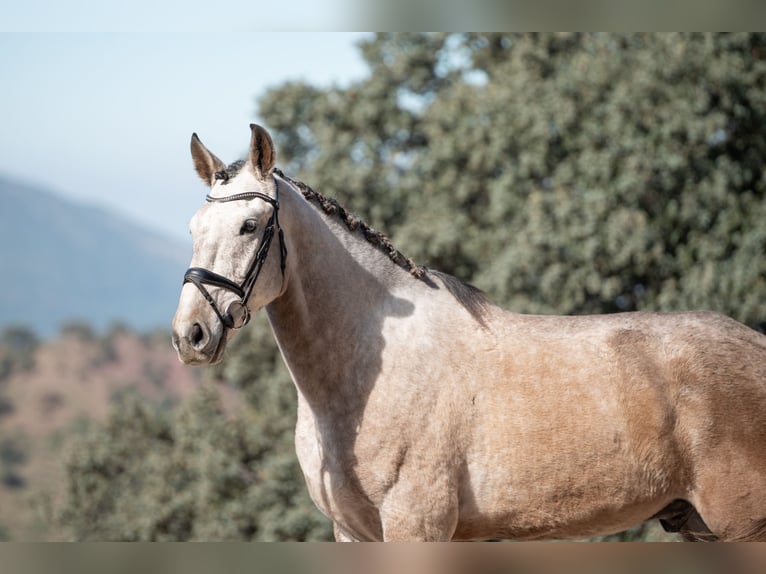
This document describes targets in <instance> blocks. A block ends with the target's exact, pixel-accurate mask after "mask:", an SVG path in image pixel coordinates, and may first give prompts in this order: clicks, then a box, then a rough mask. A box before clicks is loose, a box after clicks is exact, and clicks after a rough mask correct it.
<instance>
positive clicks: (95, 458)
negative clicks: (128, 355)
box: [61, 317, 331, 540]
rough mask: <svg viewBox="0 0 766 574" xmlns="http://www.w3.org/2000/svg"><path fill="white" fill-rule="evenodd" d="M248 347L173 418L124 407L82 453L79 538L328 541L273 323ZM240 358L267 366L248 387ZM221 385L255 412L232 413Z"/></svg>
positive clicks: (71, 490) (74, 487)
mask: <svg viewBox="0 0 766 574" xmlns="http://www.w3.org/2000/svg"><path fill="white" fill-rule="evenodd" d="M240 339H241V340H240ZM240 339H238V340H237V341H236V342H235V343H234V345H235V346H234V348H233V349H232V351H231V355H232V360H231V361H228V362H227V363H225V366H223V367H217V368H214V369H210V370H209V371H208V373H207V377H208V379H209V381H208V382H207V383H206V384H204V385H202V386H201V387H200V388H199V389H198V391H197V392H196V393H195V394H194V395H193V396H192V397H191V398H190V399H188V400H187V401H185V403H184V404H183V405H181V407H180V408H179V409H177V410H176V411H175V412H174V413H172V414H168V413H167V412H163V411H161V410H160V409H159V408H157V407H155V406H152V405H151V404H149V403H147V402H145V401H142V400H141V399H140V398H139V397H138V396H136V395H132V396H127V397H125V398H124V400H123V401H121V402H120V403H118V404H117V405H115V408H114V410H113V412H112V415H111V416H110V418H109V420H108V421H107V423H106V424H105V425H104V426H103V427H101V428H98V429H95V431H94V432H92V433H90V434H89V435H88V436H87V437H86V439H85V440H83V441H81V442H80V443H79V444H78V445H76V447H75V448H74V449H73V452H72V453H71V455H70V457H69V462H68V468H67V475H68V495H67V503H66V507H65V508H64V509H63V510H62V512H61V523H62V525H63V527H64V529H65V530H67V531H69V535H70V536H71V537H72V538H73V539H75V540H316V539H320V540H323V539H327V538H329V537H330V535H331V525H330V523H329V521H328V520H327V519H326V518H324V517H323V516H322V515H321V514H320V513H319V511H318V510H317V509H316V508H315V507H314V505H313V503H312V502H311V500H310V499H309V497H308V494H307V492H306V489H305V485H304V483H303V476H302V474H301V471H300V468H299V466H298V463H297V460H296V459H295V455H294V447H293V434H292V433H293V428H294V424H295V391H294V388H293V387H292V384H291V383H290V380H289V375H288V374H287V373H286V370H285V368H284V367H283V366H282V364H281V362H280V361H279V360H278V359H279V355H278V352H277V350H276V345H275V343H274V341H273V339H272V338H271V336H270V333H269V328H268V325H267V324H266V322H265V319H264V318H263V317H261V318H260V320H258V321H254V324H253V325H252V326H251V328H249V329H248V330H247V331H245V332H244V333H243V334H242V335H241V337H240ZM260 343H265V344H264V345H263V346H261V344H260ZM242 357H251V358H257V357H262V358H263V359H264V361H263V362H259V361H256V362H253V363H249V364H248V367H247V368H248V372H249V374H250V376H252V379H250V377H247V380H245V379H244V378H243V379H242V381H240V379H239V378H240V377H244V373H242V370H241V367H240V366H238V365H242V364H244V363H242V362H241V358H242ZM224 374H225V375H226V376H229V377H230V378H231V380H232V381H233V384H235V385H239V384H240V382H242V384H243V385H244V387H245V388H244V393H245V396H246V397H248V398H249V399H250V400H249V401H248V403H250V404H248V405H242V408H237V409H236V410H234V412H225V411H224V409H223V407H222V403H221V399H220V396H219V393H218V391H217V389H216V387H215V385H214V384H213V382H211V381H212V380H214V379H219V378H220V377H221V376H222V375H224ZM251 405H255V407H256V408H252V406H251Z"/></svg>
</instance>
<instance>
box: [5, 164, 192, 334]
mask: <svg viewBox="0 0 766 574" xmlns="http://www.w3.org/2000/svg"><path fill="white" fill-rule="evenodd" d="M190 255H191V247H190V245H189V246H187V245H183V244H182V243H181V242H180V241H176V240H174V239H170V238H168V237H165V236H163V235H162V234H160V233H158V232H156V231H152V230H149V229H147V228H145V227H142V226H141V225H138V224H136V223H133V222H131V221H128V220H127V219H125V218H123V217H121V216H119V215H117V214H115V213H112V212H110V211H108V210H106V209H103V208H100V207H94V206H90V205H84V204H79V203H75V202H72V201H68V200H66V199H63V198H62V197H59V196H57V195H55V194H53V193H51V192H50V191H47V190H44V189H40V188H38V187H35V186H33V185H28V184H25V183H20V182H17V181H13V180H11V179H7V178H5V177H0V329H2V328H4V327H6V326H8V325H9V324H23V325H27V326H29V327H31V328H32V329H34V331H35V332H37V333H39V334H40V335H43V336H49V335H51V334H53V333H55V332H56V331H57V330H58V329H59V328H60V327H61V325H62V324H64V323H67V322H72V321H78V322H85V323H88V324H90V325H91V326H92V327H94V328H96V329H103V328H105V327H107V326H108V325H110V324H113V323H123V324H125V325H127V326H130V327H133V328H135V329H140V330H146V329H153V328H157V327H165V328H168V327H169V326H170V321H171V319H172V316H173V313H174V312H175V308H176V305H177V303H178V295H179V293H180V289H181V280H182V277H183V273H184V270H185V269H186V267H187V266H188V263H189V259H190Z"/></svg>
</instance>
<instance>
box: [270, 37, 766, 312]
mask: <svg viewBox="0 0 766 574" xmlns="http://www.w3.org/2000/svg"><path fill="white" fill-rule="evenodd" d="M361 50H362V54H363V55H364V57H365V58H366V60H367V63H368V65H369V68H370V72H371V73H370V76H369V78H367V79H364V80H362V81H360V82H357V83H356V84H354V85H352V86H350V87H348V88H346V89H338V88H333V89H330V90H317V89H315V88H312V87H310V86H307V85H303V84H287V85H285V86H282V87H280V88H276V89H274V90H271V91H270V92H268V93H267V94H266V95H265V96H264V97H262V98H261V100H260V115H261V116H262V117H263V119H264V121H265V122H266V124H267V125H268V126H269V127H271V128H272V129H274V130H275V131H276V134H275V139H276V141H277V145H278V149H279V160H280V161H281V162H283V163H285V164H286V169H287V170H288V172H290V171H291V172H292V173H294V174H295V175H296V176H298V177H300V178H303V179H305V181H307V182H308V183H309V184H311V185H313V186H315V187H316V188H317V189H319V190H321V191H324V192H325V193H327V194H329V195H335V196H336V197H337V198H338V199H340V200H341V201H343V202H345V203H346V204H347V206H348V207H349V208H351V209H353V210H356V211H357V212H358V214H359V215H362V216H364V217H366V218H369V219H370V220H371V223H372V224H373V225H377V226H380V227H382V228H384V229H386V230H387V231H388V232H389V233H390V234H391V235H392V236H393V237H394V239H395V243H396V244H397V245H398V246H399V247H400V248H401V249H403V250H404V251H405V252H406V253H407V254H409V255H411V256H414V257H415V258H416V260H420V261H421V262H422V263H426V264H428V265H430V266H433V267H435V268H438V269H441V270H444V271H447V272H451V273H454V274H456V275H457V276H459V277H460V278H462V279H465V280H469V281H473V282H475V283H476V284H478V285H479V286H480V287H482V288H483V289H485V290H486V291H488V292H489V294H490V295H491V296H493V298H494V299H495V300H497V301H498V302H500V303H502V304H504V305H507V306H510V307H511V308H513V309H514V310H516V311H521V312H545V313H590V312H609V311H618V310H635V309H643V310H680V309H692V308H694V309H701V308H705V309H714V310H719V311H721V312H724V313H727V314H729V315H731V316H733V317H735V318H737V319H740V320H742V321H745V322H747V323H749V324H751V325H756V324H758V323H760V322H763V321H764V320H766V258H764V257H763V253H764V250H766V223H764V222H766V201H764V200H765V199H766V198H765V197H764V196H765V195H766V178H764V171H763V164H764V159H766V138H764V137H763V133H762V132H763V125H764V115H765V114H766V60H765V59H764V58H765V57H766V36H765V35H763V34H717V35H711V34H642V35H615V34H531V35H521V34H449V35H448V34H432V35H430V34H429V35H421V34H417V35H409V34H403V35H391V34H379V35H377V36H375V37H374V38H372V39H370V40H367V41H365V42H363V43H362V45H361Z"/></svg>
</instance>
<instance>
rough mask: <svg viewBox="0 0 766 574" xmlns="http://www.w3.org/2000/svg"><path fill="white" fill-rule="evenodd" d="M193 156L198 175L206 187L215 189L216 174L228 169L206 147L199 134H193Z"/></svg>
mask: <svg viewBox="0 0 766 574" xmlns="http://www.w3.org/2000/svg"><path fill="white" fill-rule="evenodd" d="M191 155H192V159H193V160H194V169H196V170H197V175H199V176H200V179H202V181H204V182H205V185H207V186H208V187H213V183H215V172H217V171H220V170H222V169H226V164H225V163H223V162H222V161H221V160H220V159H218V158H217V157H216V156H215V155H214V154H213V153H212V152H211V151H210V150H209V149H207V148H206V147H205V146H204V144H203V143H202V142H201V141H200V139H199V137H197V134H192V137H191Z"/></svg>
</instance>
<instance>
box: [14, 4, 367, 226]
mask: <svg viewBox="0 0 766 574" xmlns="http://www.w3.org/2000/svg"><path fill="white" fill-rule="evenodd" d="M60 4H64V3H60ZM212 16H213V15H211V17H212ZM48 17H50V15H49V16H48ZM222 17H224V18H227V17H228V18H233V19H234V21H235V22H236V15H232V14H228V15H224V16H222ZM221 28H222V29H223V28H225V26H222V27H221ZM234 28H235V29H236V26H235V27H234ZM363 36H364V34H360V33H337V32H288V33H279V32H273V33H272V32H257V33H255V32H250V33H248V32H237V31H232V30H231V29H229V30H227V31H223V32H213V33H208V34H202V33H200V32H197V33H165V32H144V33H136V32H131V33H34V34H18V33H3V34H0V78H2V88H1V89H0V126H2V128H1V129H0V174H3V175H5V176H9V177H12V178H16V179H20V180H24V181H26V182H30V183H37V184H42V185H44V186H46V187H49V188H51V189H52V190H53V191H55V192H58V193H59V194H61V195H65V196H68V197H71V198H74V199H76V200H78V201H85V202H88V203H97V204H100V205H104V206H107V207H109V208H112V209H115V210H117V211H120V212H122V213H123V214H126V215H128V216H129V217H130V218H131V219H133V220H136V221H138V222H140V223H143V224H145V225H148V226H150V227H153V228H156V229H159V230H162V231H164V232H166V233H168V234H171V235H173V236H175V237H178V238H182V239H183V240H184V241H188V232H187V223H188V220H189V218H190V217H191V215H192V214H193V213H194V211H196V209H197V208H198V207H199V205H200V204H201V201H202V198H203V197H204V187H203V186H202V184H201V183H200V182H199V181H198V179H197V177H196V175H195V174H194V171H193V168H192V164H191V159H190V156H189V138H190V136H191V133H192V132H194V131H196V132H197V133H198V134H199V136H200V137H201V138H202V140H203V141H204V142H205V144H206V145H207V146H208V147H209V148H210V149H211V150H213V151H214V153H216V155H218V156H219V157H221V159H223V160H224V161H231V160H234V159H237V158H239V157H240V156H242V155H243V153H244V152H245V150H246V149H247V143H248V141H249V128H248V124H249V123H250V122H252V121H260V118H258V117H257V116H256V114H255V112H256V105H255V99H256V97H257V96H258V95H260V94H262V93H263V92H264V91H265V90H266V89H268V88H269V87H272V86H276V85H279V84H281V83H283V82H285V81H288V80H302V81H307V82H310V83H312V84H316V85H320V86H329V85H331V84H341V85H347V84H348V83H350V82H352V81H354V80H357V79H360V78H362V77H364V76H365V75H366V73H367V69H366V67H365V65H364V63H363V61H362V58H361V56H360V55H359V51H358V49H357V48H356V46H355V44H356V42H358V41H359V39H360V38H361V37H363ZM266 127H268V126H266Z"/></svg>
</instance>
